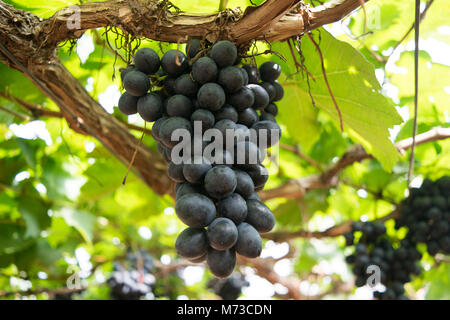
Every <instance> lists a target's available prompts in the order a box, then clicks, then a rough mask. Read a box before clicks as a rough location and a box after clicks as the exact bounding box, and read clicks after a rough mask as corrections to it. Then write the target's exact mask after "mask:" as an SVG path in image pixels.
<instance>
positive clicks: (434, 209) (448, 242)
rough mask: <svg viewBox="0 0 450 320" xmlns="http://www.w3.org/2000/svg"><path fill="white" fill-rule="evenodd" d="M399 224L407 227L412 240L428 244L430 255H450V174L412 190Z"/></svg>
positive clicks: (397, 222) (408, 237) (404, 203)
mask: <svg viewBox="0 0 450 320" xmlns="http://www.w3.org/2000/svg"><path fill="white" fill-rule="evenodd" d="M395 226H396V228H401V227H406V228H407V229H408V233H407V236H406V238H407V239H408V241H409V242H411V243H425V244H426V246H427V251H428V253H429V254H430V255H432V256H434V255H436V254H437V253H439V252H441V253H443V254H450V227H449V226H450V177H442V178H440V179H439V180H436V181H434V182H433V181H431V180H428V179H426V180H424V182H423V183H422V186H421V187H420V188H413V189H411V191H410V195H409V197H408V198H407V199H405V200H404V201H403V203H402V205H401V215H400V218H399V219H398V220H397V221H396V225H395Z"/></svg>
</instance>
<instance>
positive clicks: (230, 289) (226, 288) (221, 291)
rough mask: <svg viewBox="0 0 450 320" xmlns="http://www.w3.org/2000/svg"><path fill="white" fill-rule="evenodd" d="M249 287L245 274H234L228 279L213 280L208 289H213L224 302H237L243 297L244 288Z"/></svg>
mask: <svg viewBox="0 0 450 320" xmlns="http://www.w3.org/2000/svg"><path fill="white" fill-rule="evenodd" d="M249 285H250V284H249V282H248V281H247V280H246V279H245V276H244V275H243V274H240V273H233V274H232V275H231V276H230V277H228V278H226V279H217V278H214V279H211V280H210V281H209V283H208V288H209V289H212V291H214V293H215V294H217V295H218V296H219V297H221V298H222V299H223V300H236V299H237V298H239V296H240V295H241V293H242V288H243V287H248V286H249Z"/></svg>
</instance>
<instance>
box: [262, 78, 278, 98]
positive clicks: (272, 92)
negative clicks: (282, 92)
mask: <svg viewBox="0 0 450 320" xmlns="http://www.w3.org/2000/svg"><path fill="white" fill-rule="evenodd" d="M259 85H260V86H261V87H263V88H264V89H265V90H266V92H267V94H268V95H269V101H273V99H275V97H276V95H277V91H276V89H275V87H274V86H273V85H272V84H271V83H270V82H261V83H260V84H259Z"/></svg>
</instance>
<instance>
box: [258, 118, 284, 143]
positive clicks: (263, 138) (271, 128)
mask: <svg viewBox="0 0 450 320" xmlns="http://www.w3.org/2000/svg"><path fill="white" fill-rule="evenodd" d="M252 129H254V130H255V131H256V132H257V137H258V145H259V146H260V147H262V148H266V147H267V148H268V147H271V146H273V145H275V144H277V143H278V141H280V138H281V129H280V127H279V126H278V124H276V123H275V122H273V121H267V120H264V121H258V122H256V123H255V124H253V126H252Z"/></svg>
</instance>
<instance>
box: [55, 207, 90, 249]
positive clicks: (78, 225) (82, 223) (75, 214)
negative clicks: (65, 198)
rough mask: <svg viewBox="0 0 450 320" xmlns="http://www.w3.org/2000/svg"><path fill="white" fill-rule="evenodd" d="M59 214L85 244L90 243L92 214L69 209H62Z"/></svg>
mask: <svg viewBox="0 0 450 320" xmlns="http://www.w3.org/2000/svg"><path fill="white" fill-rule="evenodd" d="M59 214H60V215H61V216H62V217H63V218H64V221H66V223H67V224H68V225H69V226H71V227H74V228H75V229H77V230H78V232H79V233H80V234H81V235H82V236H83V238H84V239H85V240H86V241H87V242H89V243H92V239H93V236H94V224H95V217H94V216H93V215H92V214H90V213H88V212H84V211H79V210H75V209H71V208H64V209H62V210H60V211H59Z"/></svg>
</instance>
